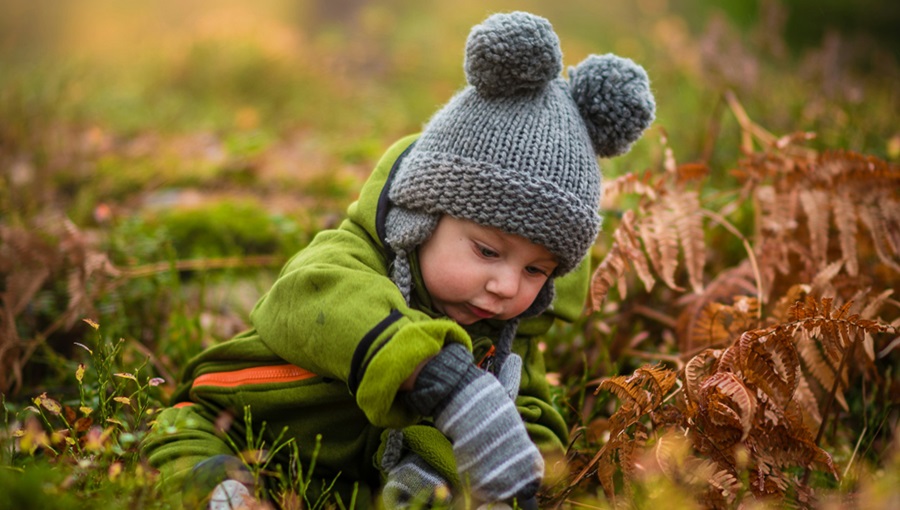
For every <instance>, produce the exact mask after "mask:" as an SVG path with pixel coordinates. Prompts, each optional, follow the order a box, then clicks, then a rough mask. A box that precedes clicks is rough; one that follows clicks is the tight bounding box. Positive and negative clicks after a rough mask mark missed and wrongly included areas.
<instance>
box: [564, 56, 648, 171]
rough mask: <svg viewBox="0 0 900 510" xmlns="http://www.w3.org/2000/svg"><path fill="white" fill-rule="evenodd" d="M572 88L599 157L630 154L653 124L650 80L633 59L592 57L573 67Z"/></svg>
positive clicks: (570, 77) (570, 79)
mask: <svg viewBox="0 0 900 510" xmlns="http://www.w3.org/2000/svg"><path fill="white" fill-rule="evenodd" d="M569 88H570V90H571V94H572V99H574V100H575V104H576V105H578V111H579V112H580V113H581V117H582V118H583V119H584V122H585V125H586V126H587V130H588V135H589V136H590V138H591V142H592V143H593V145H594V150H595V151H596V152H597V154H598V155H599V156H602V157H612V156H618V155H620V154H624V153H626V152H628V150H629V149H630V148H631V144H632V143H634V142H635V141H637V139H638V138H640V137H641V134H642V133H643V132H644V130H645V129H647V127H649V126H650V124H651V123H652V122H653V119H654V116H655V111H656V103H655V101H654V99H653V93H652V92H651V91H650V79H649V78H648V77H647V72H646V71H644V68H643V67H641V66H639V65H638V64H636V63H634V61H632V60H631V59H627V58H622V57H619V56H616V55H613V54H611V53H607V54H606V55H602V56H600V55H591V56H589V57H587V58H586V59H584V61H582V62H581V63H580V64H578V66H576V67H570V68H569Z"/></svg>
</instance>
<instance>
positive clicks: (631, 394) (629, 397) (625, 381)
mask: <svg viewBox="0 0 900 510" xmlns="http://www.w3.org/2000/svg"><path fill="white" fill-rule="evenodd" d="M604 390H605V391H608V392H610V393H612V394H613V395H615V396H617V397H618V398H619V400H621V401H622V402H628V401H630V402H633V403H635V404H637V405H638V406H639V407H644V406H645V405H646V404H648V403H649V401H650V399H649V397H648V396H647V394H646V392H644V390H643V389H642V388H641V387H640V386H638V385H637V384H635V377H634V376H624V375H617V376H615V377H610V378H608V379H604V380H603V381H601V382H600V385H599V386H598V387H597V389H596V390H594V395H596V394H598V393H600V391H604Z"/></svg>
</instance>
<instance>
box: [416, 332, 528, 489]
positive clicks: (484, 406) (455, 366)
mask: <svg viewBox="0 0 900 510" xmlns="http://www.w3.org/2000/svg"><path fill="white" fill-rule="evenodd" d="M501 373H503V372H502V370H501ZM517 390H518V384H516V391H517ZM407 402H409V404H410V405H411V406H412V407H413V408H414V409H416V410H417V411H418V412H420V413H421V414H423V415H430V416H434V418H435V425H436V426H437V428H438V430H440V431H441V432H442V433H444V435H446V436H447V437H448V438H449V439H450V440H451V441H452V442H453V454H454V456H455V457H456V465H457V470H458V471H459V474H460V477H461V478H463V479H464V480H466V479H467V480H468V482H469V485H470V487H471V490H472V493H473V495H474V496H475V498H476V499H478V500H480V501H487V502H498V501H505V500H508V499H510V498H512V497H516V498H519V499H522V500H524V499H528V498H530V497H532V496H534V494H535V493H536V492H537V490H538V488H539V487H540V481H541V477H542V476H543V473H544V460H543V458H542V457H541V454H540V452H539V451H538V449H537V447H536V446H535V445H534V443H533V442H532V441H531V439H530V438H529V437H528V433H527V432H526V430H525V425H524V424H523V423H522V418H521V417H520V416H519V413H518V411H517V410H516V406H515V404H514V403H513V401H512V399H511V398H510V397H509V395H508V394H507V391H506V389H505V388H504V387H503V385H501V384H500V382H499V381H498V380H497V378H495V377H494V376H493V375H491V374H489V373H487V372H484V371H482V370H480V369H478V368H477V367H476V366H475V364H474V363H473V361H472V354H471V353H470V352H469V351H468V349H466V348H465V347H464V346H462V345H459V344H451V345H448V346H446V347H444V349H443V350H442V351H441V352H440V353H439V354H438V355H437V356H436V357H435V358H434V359H432V360H431V361H430V362H428V364H427V365H426V366H425V368H423V370H422V372H421V373H420V374H419V377H418V378H417V381H416V387H415V389H414V390H413V391H411V392H410V393H409V394H408V395H407Z"/></svg>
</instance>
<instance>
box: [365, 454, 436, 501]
mask: <svg viewBox="0 0 900 510" xmlns="http://www.w3.org/2000/svg"><path fill="white" fill-rule="evenodd" d="M450 496H451V492H450V484H449V483H448V482H447V481H446V480H444V478H443V477H441V475H439V474H438V473H437V472H436V470H435V469H434V468H433V467H431V466H430V465H428V463H427V462H425V460H424V459H422V457H420V456H419V455H417V454H416V453H413V452H409V453H407V454H406V455H404V456H403V457H401V458H400V461H399V462H397V464H396V465H395V466H394V467H392V468H391V470H390V471H388V475H387V483H386V484H385V485H384V490H383V492H382V493H381V498H382V500H383V501H384V506H385V508H389V509H397V508H432V507H434V506H437V505H442V504H448V503H449V502H450Z"/></svg>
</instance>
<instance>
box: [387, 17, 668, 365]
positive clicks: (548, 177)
mask: <svg viewBox="0 0 900 510" xmlns="http://www.w3.org/2000/svg"><path fill="white" fill-rule="evenodd" d="M561 70H562V53H561V51H560V48H559V39H558V38H557V36H556V34H555V33H554V32H553V28H552V27H551V25H550V23H549V22H548V21H547V20H546V19H544V18H541V17H539V16H535V15H533V14H529V13H524V12H513V13H506V14H495V15H492V16H490V17H489V18H487V19H486V20H485V21H484V22H483V23H481V24H480V25H477V26H475V27H474V28H473V29H472V31H471V32H470V34H469V38H468V41H467V43H466V59H465V71H466V78H467V80H468V83H469V85H468V86H467V87H465V88H464V89H463V90H461V91H460V92H459V93H457V94H456V95H455V96H454V97H453V98H452V99H451V100H450V101H449V102H448V103H447V104H446V105H445V106H444V107H443V108H442V109H441V110H440V111H438V112H437V113H436V114H435V115H434V116H433V117H432V118H431V120H430V121H429V122H428V124H427V125H426V126H425V128H424V130H423V132H422V135H421V136H420V137H419V139H418V140H417V141H416V143H415V145H414V146H413V148H412V149H411V150H410V151H409V153H408V154H407V155H406V157H405V158H404V159H403V161H402V162H401V163H400V167H399V168H398V170H397V173H396V175H395V177H394V179H393V182H392V184H391V187H390V190H389V198H390V200H391V202H392V204H393V207H392V209H391V211H390V212H389V213H388V216H387V221H386V225H385V227H386V233H387V237H386V240H387V242H388V244H389V245H390V247H391V249H392V250H393V251H394V253H395V254H396V259H395V261H394V267H393V273H392V278H393V280H394V282H395V283H397V285H398V287H400V289H401V291H403V292H404V295H405V296H406V297H407V300H408V299H409V293H410V281H411V277H410V274H409V271H410V270H409V261H408V253H410V252H411V251H412V250H414V249H415V248H416V247H417V246H418V245H420V244H421V243H422V242H424V241H425V240H427V239H428V237H429V236H430V235H431V233H432V232H433V231H434V228H435V226H436V225H437V221H438V219H439V218H440V216H441V215H444V214H449V215H451V216H454V217H457V218H462V219H467V220H471V221H474V222H475V223H478V224H480V225H485V226H489V227H494V228H497V229H499V230H502V231H504V232H507V233H511V234H516V235H519V236H522V237H524V238H526V239H528V240H530V241H532V242H534V243H536V244H539V245H542V246H544V247H545V248H547V250H549V251H550V252H551V253H552V254H554V255H555V256H556V257H557V259H558V262H559V265H558V267H557V268H556V270H555V271H554V273H553V274H552V275H551V276H552V277H556V276H560V275H563V274H565V273H567V272H569V271H571V270H572V269H574V268H575V267H576V266H577V265H578V264H579V262H580V261H581V260H582V259H583V258H584V256H585V255H586V254H587V252H588V250H589V249H590V247H591V245H592V244H593V243H594V240H595V238H596V236H597V233H598V231H599V228H600V216H599V214H598V209H599V204H600V193H601V178H600V168H599V165H598V164H597V156H598V155H599V156H603V157H610V156H616V155H619V154H623V153H625V152H627V151H628V149H629V148H630V146H631V144H632V143H633V142H634V141H635V140H637V139H638V138H639V137H640V135H641V133H642V132H643V131H644V129H646V128H647V127H648V126H649V125H650V123H651V122H652V121H653V117H654V109H655V104H654V100H653V95H652V93H651V92H650V86H649V80H648V78H647V74H646V73H645V72H644V70H643V69H642V68H641V67H640V66H638V65H637V64H635V63H634V62H632V61H631V60H629V59H625V58H620V57H617V56H615V55H611V54H607V55H603V56H597V55H592V56H590V57H588V58H587V59H585V60H584V61H583V62H582V63H581V64H579V65H578V66H577V67H575V68H570V69H569V80H568V81H566V80H565V79H563V78H562V77H560V72H561ZM552 299H553V278H550V279H548V283H547V284H546V285H545V286H544V288H543V289H542V290H541V292H540V293H539V295H538V297H537V299H536V300H535V302H534V303H533V304H532V306H531V307H530V308H529V309H528V310H526V312H525V313H523V314H522V316H523V317H525V316H533V315H538V314H540V313H542V312H543V311H544V310H545V309H546V308H547V307H548V306H549V305H550V302H551V301H552ZM510 323H511V324H508V325H507V326H508V327H507V328H506V329H512V331H504V332H502V333H501V337H504V336H508V337H509V338H508V339H506V340H508V341H509V342H511V341H512V335H514V333H515V327H516V325H517V323H518V320H517V319H514V320H512V321H510ZM504 341H505V340H504ZM501 343H503V341H501ZM504 347H505V348H504ZM501 351H506V352H508V346H501V345H498V357H500V358H501V359H502V357H501V356H502V354H505V353H503V352H501Z"/></svg>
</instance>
